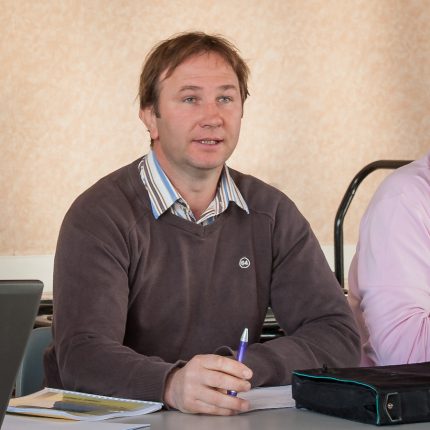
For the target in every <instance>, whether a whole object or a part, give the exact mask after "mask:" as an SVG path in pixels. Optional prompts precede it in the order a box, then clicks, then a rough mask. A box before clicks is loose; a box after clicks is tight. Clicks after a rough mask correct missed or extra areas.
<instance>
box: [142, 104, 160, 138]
mask: <svg viewBox="0 0 430 430" xmlns="http://www.w3.org/2000/svg"><path fill="white" fill-rule="evenodd" d="M139 118H140V119H141V120H142V122H143V123H144V124H145V127H146V129H147V130H148V132H149V135H150V136H151V139H152V140H157V139H158V126H157V117H156V115H155V111H154V107H153V106H149V107H146V108H144V109H140V111H139Z"/></svg>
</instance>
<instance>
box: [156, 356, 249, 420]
mask: <svg viewBox="0 0 430 430" xmlns="http://www.w3.org/2000/svg"><path fill="white" fill-rule="evenodd" d="M251 377H252V371H251V369H249V368H248V367H246V366H245V365H244V364H242V363H239V362H238V361H236V360H234V359H232V358H228V357H222V356H220V355H196V356H195V357H193V358H192V359H191V360H190V361H189V362H188V363H187V364H186V365H185V366H184V367H182V368H180V369H175V370H173V371H172V373H171V374H170V375H169V376H168V378H167V382H166V388H165V391H164V402H165V403H166V404H167V405H168V406H170V407H172V408H175V409H179V410H180V411H182V412H189V413H196V414H198V413H200V414H212V415H234V414H236V413H238V412H246V411H247V410H248V408H249V403H248V401H246V400H243V399H240V398H239V397H233V396H229V395H228V394H227V390H234V391H237V392H240V391H248V390H250V388H251V384H250V383H249V382H248V380H249V379H251Z"/></svg>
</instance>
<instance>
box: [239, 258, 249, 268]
mask: <svg viewBox="0 0 430 430" xmlns="http://www.w3.org/2000/svg"><path fill="white" fill-rule="evenodd" d="M250 265H251V262H250V261H249V258H248V257H242V258H241V259H240V260H239V267H240V268H241V269H247V268H248V267H249V266H250Z"/></svg>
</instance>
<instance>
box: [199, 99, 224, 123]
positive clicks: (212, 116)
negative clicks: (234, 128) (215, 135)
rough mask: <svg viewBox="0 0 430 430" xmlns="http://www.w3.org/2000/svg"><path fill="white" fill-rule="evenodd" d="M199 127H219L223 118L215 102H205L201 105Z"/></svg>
mask: <svg viewBox="0 0 430 430" xmlns="http://www.w3.org/2000/svg"><path fill="white" fill-rule="evenodd" d="M201 114H202V115H201V119H200V127H220V126H221V125H222V123H223V119H222V116H221V113H220V110H219V106H218V105H217V104H216V103H205V104H204V105H203V106H202V112H201Z"/></svg>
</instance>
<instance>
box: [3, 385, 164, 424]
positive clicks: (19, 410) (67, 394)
mask: <svg viewBox="0 0 430 430" xmlns="http://www.w3.org/2000/svg"><path fill="white" fill-rule="evenodd" d="M162 406H163V404H162V403H158V402H147V401H142V400H129V399H119V398H115V397H106V396H97V395H94V394H86V393H78V392H75V391H65V390H57V389H53V388H44V389H43V390H41V391H38V392H37V393H33V394H30V395H28V396H24V397H17V398H15V399H11V400H10V402H9V406H8V408H7V412H9V413H14V414H24V415H33V416H34V415H35V416H41V417H50V418H63V419H68V420H79V421H81V420H83V421H100V420H106V419H109V418H119V417H128V416H135V415H143V414H148V413H150V412H154V411H158V410H159V409H161V407H162Z"/></svg>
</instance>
